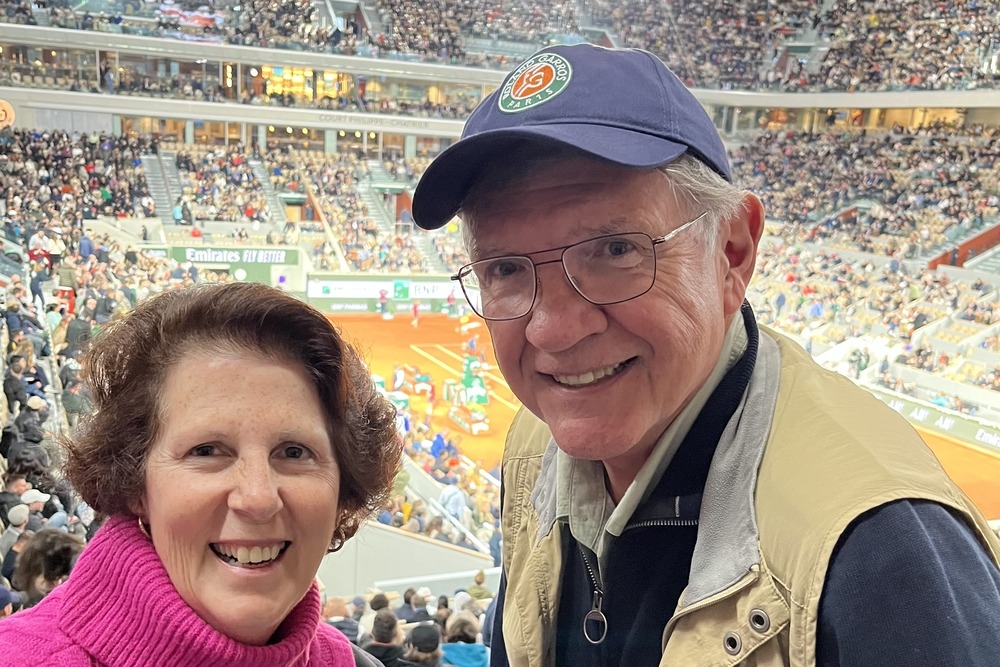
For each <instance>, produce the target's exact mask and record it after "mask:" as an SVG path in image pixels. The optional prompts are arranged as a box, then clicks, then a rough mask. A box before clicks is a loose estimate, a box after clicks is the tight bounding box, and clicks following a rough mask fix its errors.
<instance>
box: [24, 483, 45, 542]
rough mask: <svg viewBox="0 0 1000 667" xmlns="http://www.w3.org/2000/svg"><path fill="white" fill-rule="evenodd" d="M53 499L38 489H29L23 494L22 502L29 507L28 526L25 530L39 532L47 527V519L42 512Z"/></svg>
mask: <svg viewBox="0 0 1000 667" xmlns="http://www.w3.org/2000/svg"><path fill="white" fill-rule="evenodd" d="M51 497H52V496H51V495H49V494H48V493H42V492H41V491H39V490H38V489H28V490H27V491H25V492H24V493H22V494H21V502H22V503H24V504H25V505H27V506H28V525H27V526H25V530H30V531H32V532H38V531H39V530H41V529H42V528H44V527H45V523H46V519H45V517H44V516H42V510H43V509H45V503H47V502H48V501H49V498H51Z"/></svg>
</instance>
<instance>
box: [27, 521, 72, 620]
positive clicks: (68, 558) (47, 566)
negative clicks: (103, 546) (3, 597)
mask: <svg viewBox="0 0 1000 667" xmlns="http://www.w3.org/2000/svg"><path fill="white" fill-rule="evenodd" d="M81 551H83V540H81V539H80V538H78V537H76V536H74V535H70V534H69V533H66V532H63V531H62V530H57V529H52V528H47V529H45V530H40V531H38V532H37V533H35V534H34V536H32V537H31V539H30V540H28V542H27V543H26V544H25V545H24V547H23V549H22V550H21V553H20V555H19V556H18V557H17V564H16V567H15V569H14V572H13V578H12V579H11V584H12V585H13V587H14V589H15V590H18V591H21V592H23V593H25V594H26V595H27V602H25V606H26V607H32V606H34V605H36V604H38V603H39V602H40V601H41V600H42V599H43V598H44V597H45V596H46V595H48V594H49V593H51V592H52V590H53V589H55V587H56V586H58V585H59V584H61V583H63V582H64V581H65V580H66V577H68V576H69V573H70V572H71V571H72V569H73V564H74V563H75V562H76V559H77V557H78V556H79V555H80V552H81Z"/></svg>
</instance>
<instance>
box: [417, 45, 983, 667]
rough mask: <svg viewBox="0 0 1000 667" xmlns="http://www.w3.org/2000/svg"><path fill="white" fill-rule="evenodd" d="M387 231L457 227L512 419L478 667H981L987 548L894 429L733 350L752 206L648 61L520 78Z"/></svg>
mask: <svg viewBox="0 0 1000 667" xmlns="http://www.w3.org/2000/svg"><path fill="white" fill-rule="evenodd" d="M413 213H414V217H415V219H416V222H417V224H418V225H419V226H420V227H422V228H425V229H435V228H438V227H441V226H443V225H444V224H446V223H447V222H448V221H449V220H450V219H451V218H452V217H453V216H455V215H456V214H457V215H458V216H459V217H460V218H461V219H462V222H463V230H464V234H465V240H466V245H467V248H468V250H469V254H470V256H471V259H472V260H473V263H472V264H470V265H468V266H466V267H464V268H463V269H462V270H461V271H459V273H458V274H457V276H456V279H458V280H460V282H461V284H462V287H463V290H464V292H465V294H466V296H467V298H468V300H469V302H470V305H471V306H472V307H473V309H475V310H476V312H477V314H479V315H480V316H482V317H484V318H485V319H486V320H487V324H488V326H489V329H490V333H491V334H492V338H493V345H494V349H495V352H496V357H497V360H498V362H499V365H500V369H501V371H502V372H503V374H504V376H505V378H506V380H507V382H508V383H509V385H510V387H511V390H512V391H513V392H514V393H515V394H516V395H517V397H518V398H519V399H520V400H521V401H522V403H524V405H525V407H526V410H522V411H521V412H520V413H519V414H518V415H517V416H516V417H515V420H514V423H513V425H512V427H511V431H510V433H509V435H508V438H507V445H506V449H505V451H504V462H503V475H502V479H503V510H502V513H501V516H502V517H503V541H504V547H503V550H504V558H503V560H504V570H503V573H504V576H503V579H502V582H501V591H500V592H499V594H498V598H499V602H498V604H499V605H500V608H501V610H502V611H498V612H497V617H498V622H497V625H496V627H495V628H494V632H493V637H492V642H493V650H492V656H493V664H494V665H504V664H510V665H518V666H527V665H531V666H532V667H536V666H550V665H560V666H561V665H573V666H574V667H589V666H591V665H602V666H606V665H629V666H632V665H635V666H640V667H641V666H646V665H656V664H661V665H684V666H685V667H690V666H698V665H720V664H729V665H735V664H746V663H747V662H749V663H751V664H768V665H793V664H794V665H814V664H818V665H823V666H827V665H880V666H886V665H910V666H912V665H945V664H947V665H992V664H995V663H996V646H997V643H998V642H1000V617H998V616H997V615H996V613H995V612H996V609H997V608H1000V596H998V593H997V591H998V590H1000V571H998V569H997V559H998V553H1000V545H998V542H997V539H996V536H995V535H992V534H991V533H990V531H989V529H988V526H987V524H986V522H985V520H984V519H983V517H982V516H981V515H980V514H979V512H978V510H976V508H975V507H974V506H973V504H972V503H971V501H969V500H968V499H967V498H966V497H965V496H964V495H963V494H962V493H961V492H960V491H959V490H958V489H957V488H956V487H955V486H954V484H953V483H952V482H951V481H950V480H948V478H947V476H946V475H945V474H944V472H943V471H942V469H941V468H940V466H939V464H938V462H937V461H936V459H935V458H934V457H933V455H932V454H931V453H930V451H929V450H928V449H927V448H926V447H925V446H924V444H923V443H922V442H921V440H920V439H919V437H918V436H917V434H916V433H915V432H914V431H913V429H912V428H911V427H910V426H909V425H908V424H907V423H906V422H905V421H904V420H903V419H902V418H901V417H900V416H899V415H898V414H897V413H896V412H894V411H893V410H891V409H890V408H888V407H887V406H885V405H884V404H882V403H881V402H880V401H878V400H877V399H875V398H873V397H871V396H870V395H869V394H867V393H866V392H864V391H862V390H860V389H858V388H857V387H856V386H855V385H854V384H853V383H851V382H850V381H849V380H846V379H844V378H842V377H840V376H838V375H835V374H833V373H829V372H827V371H825V370H823V369H822V368H820V367H819V366H817V365H816V364H814V363H813V362H812V360H811V359H810V358H809V357H808V356H807V355H806V354H805V353H804V352H803V351H802V350H801V349H800V348H798V347H797V346H796V345H794V344H793V343H791V342H789V341H788V340H787V339H785V338H784V337H782V336H780V335H778V334H776V333H773V332H771V331H768V330H766V329H764V328H762V327H758V325H757V323H756V320H755V318H754V315H753V312H752V311H751V309H750V307H749V306H748V305H746V303H745V301H744V295H745V293H746V288H747V283H748V281H749V280H750V277H751V275H752V273H753V269H754V263H755V261H756V251H757V244H758V242H759V240H760V237H761V234H762V232H763V223H764V212H763V209H762V206H761V204H760V201H759V200H758V199H757V197H755V196H754V195H753V194H751V193H748V192H744V191H741V190H740V189H739V188H737V187H736V186H735V185H734V184H733V183H732V176H731V170H730V166H729V162H728V158H727V155H726V149H725V147H724V145H723V143H722V140H721V138H720V137H719V135H718V133H717V131H716V130H715V127H714V126H713V124H712V121H711V120H710V118H709V117H708V115H707V114H706V113H705V111H704V109H703V108H702V106H701V104H700V103H699V102H698V101H697V100H696V99H695V98H694V97H693V96H692V95H691V94H690V92H688V91H687V90H686V89H685V88H684V86H683V84H681V82H680V81H679V80H678V79H677V78H676V77H675V76H674V75H673V74H672V73H671V72H670V71H669V70H667V69H666V67H664V66H663V64H662V63H661V62H660V61H659V60H657V59H656V58H655V57H654V56H652V55H650V54H648V53H645V52H641V51H632V50H614V49H603V48H598V47H594V46H591V45H578V46H570V47H566V46H556V47H550V48H547V49H544V50H543V51H541V52H539V53H538V54H536V55H534V56H532V57H531V58H529V59H528V60H527V61H525V62H524V63H522V65H520V66H519V67H518V69H517V70H515V71H514V72H513V73H511V74H510V75H508V76H507V78H506V79H505V81H504V83H503V84H502V85H501V86H500V88H499V89H498V90H497V91H495V92H494V93H493V94H491V95H490V96H488V97H487V98H486V99H485V100H484V101H483V103H482V104H481V105H480V106H479V107H478V108H477V110H476V111H475V112H474V113H473V114H472V115H471V116H470V118H469V120H468V121H467V123H466V126H465V130H464V132H463V139H462V140H461V141H459V142H458V143H457V144H455V145H454V146H452V147H450V148H449V149H448V150H446V151H445V152H443V153H442V154H441V155H439V156H438V157H437V158H436V159H435V161H434V162H432V163H431V165H430V166H429V168H428V169H427V170H426V172H425V173H424V175H423V176H422V178H421V180H420V183H419V184H418V186H417V190H416V193H415V196H414V202H413ZM916 582H919V583H916ZM945 610H947V611H945Z"/></svg>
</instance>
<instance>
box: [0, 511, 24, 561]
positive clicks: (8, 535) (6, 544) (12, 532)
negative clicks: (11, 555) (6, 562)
mask: <svg viewBox="0 0 1000 667" xmlns="http://www.w3.org/2000/svg"><path fill="white" fill-rule="evenodd" d="M29 513H30V511H29V510H28V506H27V505H23V504H22V505H14V506H13V507H11V508H10V510H8V512H7V529H6V530H5V531H3V535H0V561H3V559H4V558H6V557H7V552H8V551H10V548H11V547H12V546H14V543H15V542H17V538H18V537H19V536H20V535H21V533H23V532H24V530H25V525H26V524H27V523H28V514H29Z"/></svg>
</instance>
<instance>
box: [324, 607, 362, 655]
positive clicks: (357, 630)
mask: <svg viewBox="0 0 1000 667" xmlns="http://www.w3.org/2000/svg"><path fill="white" fill-rule="evenodd" d="M323 618H324V619H325V620H326V622H327V623H328V624H329V625H332V626H333V627H335V628H337V629H338V630H340V632H341V633H342V634H343V635H344V636H345V637H347V638H348V639H349V640H350V641H351V643H352V644H360V643H361V635H362V634H363V631H362V628H361V626H360V625H359V624H358V622H357V621H356V620H355V619H353V618H351V615H350V614H349V613H348V610H347V603H346V602H344V600H343V598H338V597H332V598H330V599H329V600H327V601H326V604H325V605H323Z"/></svg>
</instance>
